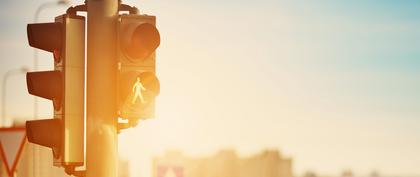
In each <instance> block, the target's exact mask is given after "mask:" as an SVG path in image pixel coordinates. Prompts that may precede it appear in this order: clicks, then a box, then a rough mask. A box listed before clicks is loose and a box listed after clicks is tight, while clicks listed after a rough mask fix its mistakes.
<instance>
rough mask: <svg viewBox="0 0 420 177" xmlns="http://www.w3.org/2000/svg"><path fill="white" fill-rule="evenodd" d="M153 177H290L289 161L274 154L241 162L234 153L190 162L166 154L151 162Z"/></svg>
mask: <svg viewBox="0 0 420 177" xmlns="http://www.w3.org/2000/svg"><path fill="white" fill-rule="evenodd" d="M152 168H153V169H152V175H153V177H292V176H293V173H292V160H291V159H290V158H284V157H282V156H281V154H280V153H279V152H278V151H277V150H267V151H264V152H262V153H260V154H256V155H254V156H251V157H246V158H240V157H238V156H237V155H236V153H235V151H233V150H223V151H220V152H218V153H217V154H215V155H214V156H211V157H202V158H193V157H187V156H184V155H183V154H182V153H180V152H174V151H172V152H167V153H166V154H165V155H164V156H162V157H156V158H154V159H153V167H152Z"/></svg>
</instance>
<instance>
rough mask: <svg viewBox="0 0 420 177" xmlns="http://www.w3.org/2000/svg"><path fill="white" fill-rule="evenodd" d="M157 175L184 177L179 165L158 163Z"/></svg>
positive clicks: (161, 176) (159, 176) (160, 176)
mask: <svg viewBox="0 0 420 177" xmlns="http://www.w3.org/2000/svg"><path fill="white" fill-rule="evenodd" d="M157 177H184V168H182V167H180V166H172V165H171V166H169V165H159V166H158V167H157Z"/></svg>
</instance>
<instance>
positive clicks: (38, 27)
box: [26, 23, 62, 52]
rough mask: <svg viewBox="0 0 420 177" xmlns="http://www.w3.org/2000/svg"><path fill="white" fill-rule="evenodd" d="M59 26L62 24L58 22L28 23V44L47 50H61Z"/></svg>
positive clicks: (60, 30)
mask: <svg viewBox="0 0 420 177" xmlns="http://www.w3.org/2000/svg"><path fill="white" fill-rule="evenodd" d="M61 28H62V26H61V24H60V23H34V24H28V26H27V28H26V30H27V34H28V42H29V45H30V46H31V47H35V48H38V49H41V50H45V51H48V52H54V51H59V50H61V45H62V39H61V38H62V29H61Z"/></svg>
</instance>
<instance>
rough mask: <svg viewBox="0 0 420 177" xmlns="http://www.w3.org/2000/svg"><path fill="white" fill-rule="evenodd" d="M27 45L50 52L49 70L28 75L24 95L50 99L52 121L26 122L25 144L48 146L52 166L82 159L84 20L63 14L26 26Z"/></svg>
mask: <svg viewBox="0 0 420 177" xmlns="http://www.w3.org/2000/svg"><path fill="white" fill-rule="evenodd" d="M27 34H28V41H29V45H30V46H32V47H35V48H38V49H42V50H45V51H48V52H52V53H53V56H54V70H53V71H38V72H28V73H27V75H26V80H27V87H28V92H29V93H30V94H32V95H35V96H39V97H42V98H45V99H49V100H52V102H53V106H54V119H44V120H32V121H27V122H26V131H27V135H28V140H29V142H32V143H35V144H39V145H42V146H46V147H50V148H52V150H53V156H54V165H55V166H64V167H68V166H73V167H75V166H81V165H83V159H84V77H85V76H84V74H85V59H84V58H85V18H84V17H81V16H76V15H68V14H64V15H61V16H58V17H56V18H55V22H54V23H37V24H28V26H27Z"/></svg>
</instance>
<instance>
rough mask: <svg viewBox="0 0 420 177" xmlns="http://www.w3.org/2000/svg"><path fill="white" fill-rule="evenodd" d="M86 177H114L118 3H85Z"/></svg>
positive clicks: (108, 0)
mask: <svg viewBox="0 0 420 177" xmlns="http://www.w3.org/2000/svg"><path fill="white" fill-rule="evenodd" d="M87 12H88V13H87V14H88V15H87V16H88V21H87V120H86V128H87V131H86V177H97V176H101V177H116V176H117V162H118V152H117V144H118V141H117V130H116V128H117V113H116V110H117V105H116V102H117V101H116V98H117V95H116V93H117V92H116V84H117V78H116V76H117V68H116V66H117V57H116V50H115V49H116V47H117V46H116V44H117V39H116V38H117V36H116V34H117V31H116V24H117V19H118V0H87Z"/></svg>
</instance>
